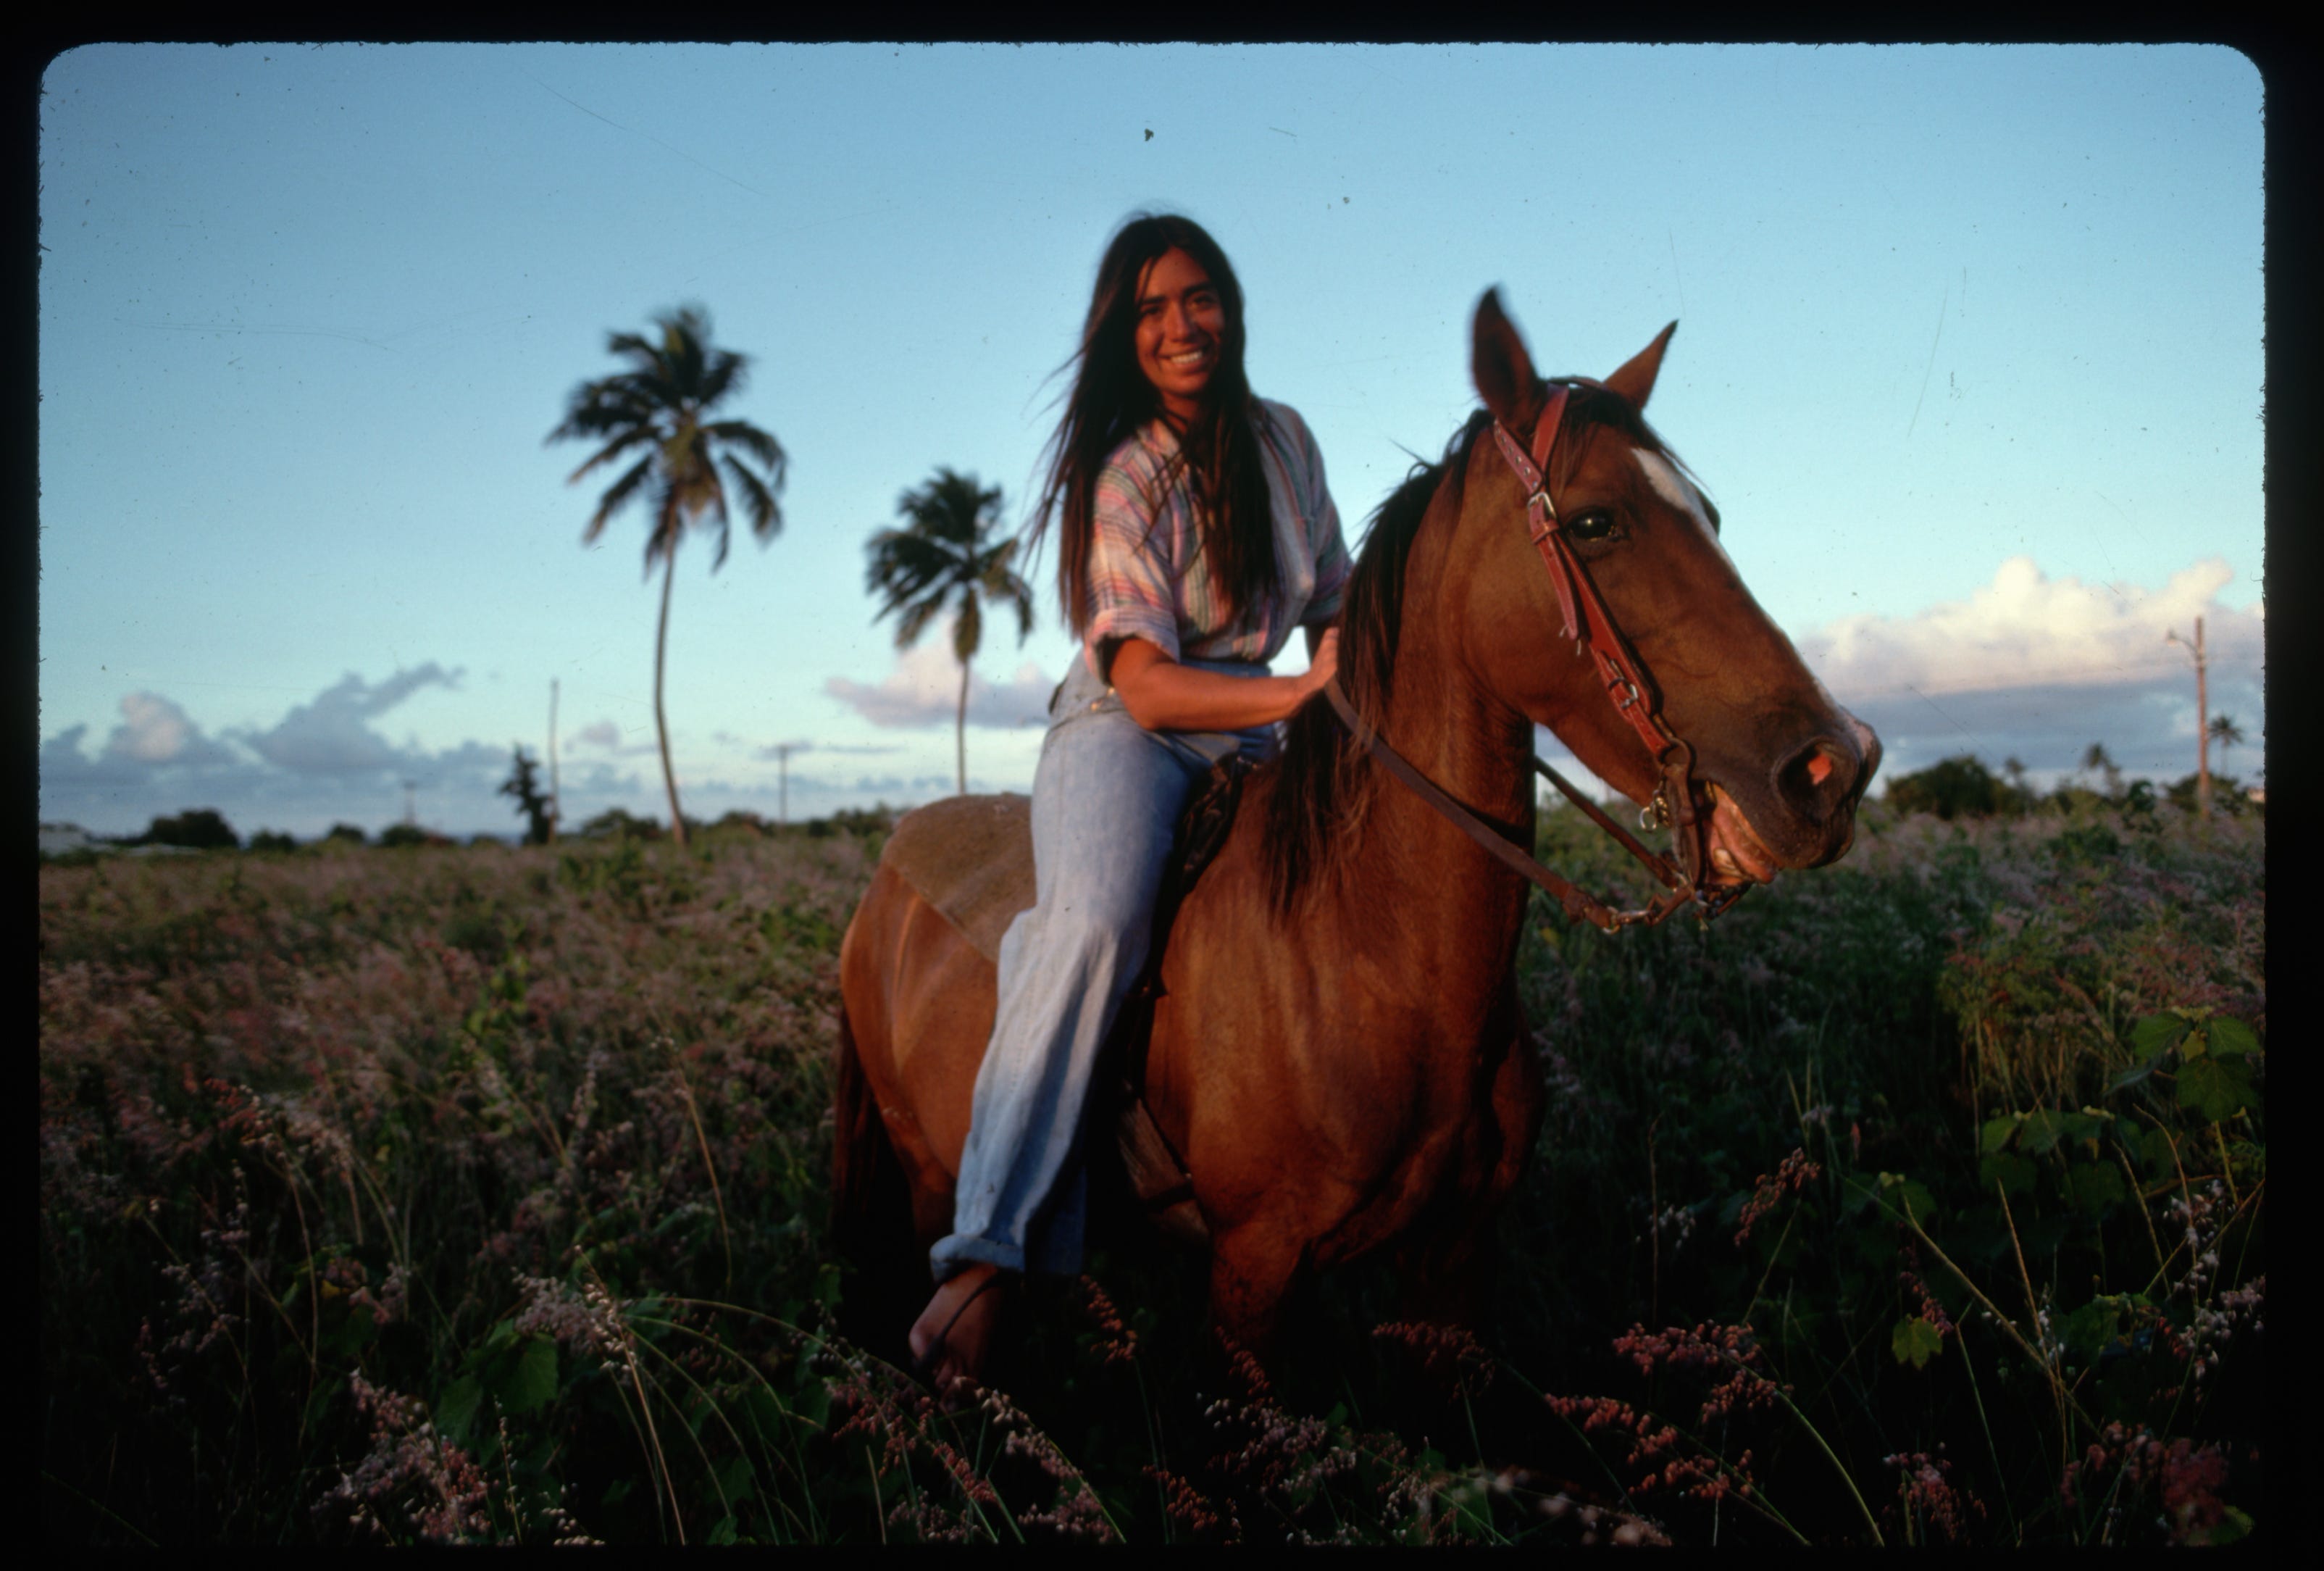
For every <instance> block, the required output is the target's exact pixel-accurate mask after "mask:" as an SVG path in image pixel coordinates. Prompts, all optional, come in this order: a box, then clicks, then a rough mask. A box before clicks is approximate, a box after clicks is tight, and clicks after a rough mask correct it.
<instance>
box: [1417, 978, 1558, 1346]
mask: <svg viewBox="0 0 2324 1571" xmlns="http://www.w3.org/2000/svg"><path fill="white" fill-rule="evenodd" d="M1510 1013H1511V1015H1512V1017H1513V1024H1512V1026H1511V1028H1510V1029H1509V1030H1508V1032H1507V1033H1506V1035H1504V1036H1503V1037H1502V1039H1501V1040H1502V1044H1503V1045H1502V1047H1501V1049H1500V1050H1499V1053H1498V1054H1497V1055H1495V1056H1494V1057H1493V1058H1491V1059H1489V1061H1488V1062H1487V1064H1486V1065H1485V1066H1483V1069H1482V1073H1481V1074H1480V1080H1481V1083H1482V1089H1483V1092H1484V1095H1482V1096H1481V1097H1480V1103H1481V1105H1480V1107H1479V1108H1478V1110H1477V1121H1476V1123H1475V1125H1474V1126H1473V1129H1472V1132H1471V1139H1470V1140H1469V1141H1468V1142H1466V1150H1465V1152H1464V1160H1462V1163H1461V1164H1460V1167H1459V1169H1458V1170H1457V1172H1456V1174H1455V1176H1454V1178H1453V1180H1452V1183H1450V1184H1449V1185H1448V1186H1447V1187H1446V1192H1445V1194H1444V1195H1443V1198H1442V1200H1441V1202H1440V1204H1439V1206H1437V1207H1436V1208H1435V1215H1433V1216H1432V1217H1431V1218H1430V1219H1429V1221H1428V1223H1426V1224H1424V1225H1422V1226H1420V1227H1417V1228H1415V1229H1414V1230H1413V1231H1412V1232H1410V1233H1408V1234H1406V1242H1405V1243H1404V1244H1403V1246H1402V1247H1400V1248H1399V1249H1398V1250H1397V1252H1396V1270H1397V1279H1398V1280H1399V1281H1400V1282H1401V1283H1402V1284H1403V1300H1404V1302H1403V1308H1404V1313H1405V1317H1406V1319H1409V1320H1417V1321H1429V1322H1437V1323H1449V1324H1452V1325H1456V1326H1468V1327H1474V1326H1477V1325H1478V1324H1479V1323H1480V1321H1481V1320H1482V1318H1483V1317H1484V1314H1485V1310H1486V1308H1487V1307H1488V1306H1489V1304H1490V1303H1491V1301H1492V1282H1493V1270H1494V1266H1495V1264H1496V1256H1495V1253H1494V1252H1493V1249H1492V1234H1493V1226H1494V1223H1495V1221H1496V1219H1497V1218H1498V1217H1499V1215H1500V1209H1501V1206H1502V1204H1503V1203H1504V1202H1505V1201H1506V1200H1507V1199H1508V1197H1509V1193H1510V1191H1512V1190H1514V1189H1515V1188H1516V1187H1517V1183H1518V1181H1519V1180H1520V1179H1521V1178H1524V1177H1525V1170H1526V1163H1527V1162H1528V1161H1529V1160H1531V1159H1532V1156H1533V1148H1534V1141H1535V1140H1536V1139H1537V1138H1538V1137H1539V1135H1540V1132H1541V1118H1542V1110H1543V1104H1544V1102H1545V1091H1544V1088H1543V1086H1542V1079H1541V1065H1540V1062H1539V1060H1538V1058H1536V1057H1535V1052H1534V1047H1533V1037H1532V1033H1531V1032H1530V1031H1529V1030H1526V1025H1525V1020H1524V1017H1523V1015H1522V1014H1518V1013H1517V1010H1516V1004H1515V1000H1514V999H1512V1000H1511V1001H1510Z"/></svg>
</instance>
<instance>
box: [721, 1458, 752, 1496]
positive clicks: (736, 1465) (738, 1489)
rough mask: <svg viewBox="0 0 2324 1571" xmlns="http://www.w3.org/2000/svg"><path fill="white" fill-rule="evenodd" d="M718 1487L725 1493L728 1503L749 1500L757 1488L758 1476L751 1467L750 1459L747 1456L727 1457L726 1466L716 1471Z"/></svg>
mask: <svg viewBox="0 0 2324 1571" xmlns="http://www.w3.org/2000/svg"><path fill="white" fill-rule="evenodd" d="M718 1487H719V1488H720V1489H722V1490H724V1492H725V1496H726V1499H728V1500H729V1501H733V1502H742V1501H746V1500H748V1499H750V1498H751V1495H752V1492H754V1491H755V1490H756V1489H757V1487H758V1474H757V1472H756V1471H755V1470H754V1469H753V1468H752V1466H751V1459H750V1458H749V1457H747V1456H733V1457H729V1458H728V1459H727V1462H726V1465H725V1466H724V1467H722V1468H720V1469H719V1470H718Z"/></svg>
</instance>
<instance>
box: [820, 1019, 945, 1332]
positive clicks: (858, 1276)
mask: <svg viewBox="0 0 2324 1571" xmlns="http://www.w3.org/2000/svg"><path fill="white" fill-rule="evenodd" d="M911 1239H912V1224H911V1201H910V1197H909V1195H908V1192H907V1189H906V1187H905V1180H904V1169H903V1164H902V1163H901V1162H899V1160H897V1158H896V1148H895V1147H894V1146H893V1145H891V1144H890V1143H889V1141H888V1128H887V1123H886V1122H885V1120H883V1119H882V1118H881V1116H880V1103H879V1099H878V1098H877V1097H876V1096H875V1095H873V1094H872V1090H871V1079H870V1077H867V1076H866V1075H865V1074H864V1072H863V1058H862V1053H861V1051H860V1050H859V1049H857V1047H856V1045H855V1030H854V1027H853V1025H852V1024H851V1023H850V1022H849V1021H848V1018H847V1003H846V1000H845V999H844V997H843V998H842V999H841V1001H840V1005H839V1045H838V1049H837V1050H836V1052H835V1055H834V1061H833V1065H832V1130H831V1243H832V1252H833V1253H834V1254H835V1256H836V1258H837V1259H838V1261H839V1263H840V1269H841V1271H842V1272H843V1273H844V1276H843V1286H842V1295H841V1308H840V1314H839V1325H840V1330H841V1332H842V1333H843V1334H844V1335H846V1336H848V1337H849V1338H850V1339H851V1340H853V1341H855V1342H857V1343H860V1344H862V1345H865V1346H867V1347H869V1348H871V1351H873V1352H874V1353H879V1354H887V1353H889V1352H890V1351H892V1349H890V1348H889V1347H888V1346H887V1345H886V1344H887V1343H890V1342H895V1343H899V1344H900V1342H901V1341H902V1337H903V1332H904V1328H905V1327H906V1326H908V1325H909V1324H910V1323H911V1322H910V1319H909V1315H910V1313H911V1311H912V1310H913V1309H917V1308H918V1301H917V1299H915V1298H913V1297H912V1295H913V1293H914V1292H916V1291H917V1292H918V1295H919V1296H920V1297H922V1298H925V1297H926V1296H927V1285H928V1283H927V1268H926V1265H925V1262H923V1263H922V1265H921V1269H920V1270H919V1271H917V1272H912V1271H908V1270H907V1269H906V1267H907V1266H908V1263H909V1261H908V1256H909V1255H910V1253H911V1251H910V1248H909V1245H910V1243H911ZM904 1306H908V1308H906V1307H904ZM899 1314H901V1315H902V1316H903V1318H901V1319H899V1318H898V1316H899Z"/></svg>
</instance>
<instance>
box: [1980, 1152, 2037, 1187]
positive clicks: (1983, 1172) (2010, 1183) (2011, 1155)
mask: <svg viewBox="0 0 2324 1571" xmlns="http://www.w3.org/2000/svg"><path fill="white" fill-rule="evenodd" d="M1977 1181H1978V1187H1980V1188H1983V1189H1985V1190H1987V1191H1988V1192H1989V1191H1990V1190H1991V1189H1992V1188H1993V1186H1994V1185H1996V1184H1999V1185H2000V1186H2001V1192H2002V1193H2003V1194H2005V1195H2023V1194H2024V1193H2025V1191H2026V1190H2028V1189H2031V1188H2032V1187H2033V1163H2032V1162H2029V1161H2027V1160H2025V1159H2024V1157H2021V1156H2019V1155H2018V1154H2017V1153H2016V1152H2015V1151H1996V1152H1995V1153H1994V1154H1993V1155H1991V1156H1988V1157H1980V1158H1979V1159H1978V1164H1977Z"/></svg>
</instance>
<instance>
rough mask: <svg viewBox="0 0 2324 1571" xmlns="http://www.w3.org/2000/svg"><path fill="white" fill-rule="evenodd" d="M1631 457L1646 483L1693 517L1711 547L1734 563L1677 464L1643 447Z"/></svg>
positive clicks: (1699, 496) (1631, 450) (1729, 564)
mask: <svg viewBox="0 0 2324 1571" xmlns="http://www.w3.org/2000/svg"><path fill="white" fill-rule="evenodd" d="M1630 457H1633V458H1636V459H1637V461H1638V468H1639V470H1640V472H1641V473H1643V474H1644V475H1645V476H1646V484H1647V485H1652V486H1653V487H1654V488H1655V495H1657V496H1659V497H1661V498H1662V499H1663V500H1664V501H1665V502H1667V503H1669V504H1671V505H1672V506H1673V507H1675V508H1677V509H1678V510H1679V511H1680V512H1681V513H1685V514H1686V515H1687V516H1688V517H1689V518H1691V519H1692V520H1694V526H1695V527H1696V528H1697V529H1699V530H1701V531H1702V538H1703V539H1705V540H1707V541H1710V542H1711V550H1715V551H1717V552H1718V553H1719V554H1720V557H1721V558H1723V559H1725V560H1726V562H1727V565H1728V566H1729V567H1730V568H1731V567H1733V566H1734V565H1735V559H1734V558H1732V557H1729V556H1728V555H1727V548H1726V547H1725V546H1724V545H1722V544H1720V540H1719V531H1717V530H1715V529H1713V528H1711V514H1710V513H1709V512H1708V511H1706V510H1705V509H1704V507H1703V505H1702V494H1701V492H1699V491H1697V490H1696V489H1695V488H1694V487H1693V486H1692V485H1689V484H1687V479H1686V476H1683V475H1682V474H1680V473H1679V472H1678V467H1677V466H1675V465H1674V464H1673V463H1672V462H1671V461H1670V460H1669V459H1668V458H1665V457H1663V456H1662V455H1661V454H1660V453H1650V452H1648V451H1646V448H1631V449H1630Z"/></svg>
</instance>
